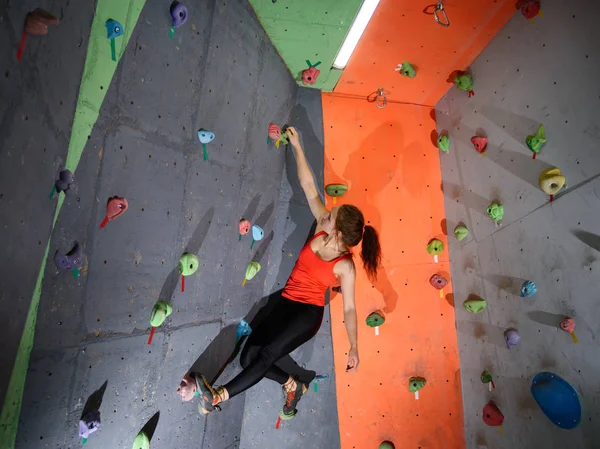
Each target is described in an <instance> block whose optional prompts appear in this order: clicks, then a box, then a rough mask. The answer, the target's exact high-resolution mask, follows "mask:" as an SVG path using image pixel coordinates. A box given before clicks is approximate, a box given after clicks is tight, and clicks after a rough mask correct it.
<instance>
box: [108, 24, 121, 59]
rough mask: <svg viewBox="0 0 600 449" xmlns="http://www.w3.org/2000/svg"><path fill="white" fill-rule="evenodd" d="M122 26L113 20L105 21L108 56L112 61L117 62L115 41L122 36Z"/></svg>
mask: <svg viewBox="0 0 600 449" xmlns="http://www.w3.org/2000/svg"><path fill="white" fill-rule="evenodd" d="M123 32H124V30H123V25H121V24H120V23H119V22H117V21H116V20H113V19H108V20H107V21H106V34H107V38H108V39H110V56H111V58H112V60H113V61H116V60H117V49H116V47H115V39H116V38H117V37H119V36H121V35H122V34H123Z"/></svg>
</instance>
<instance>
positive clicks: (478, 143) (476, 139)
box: [471, 136, 488, 157]
mask: <svg viewBox="0 0 600 449" xmlns="http://www.w3.org/2000/svg"><path fill="white" fill-rule="evenodd" d="M471 143H472V144H473V146H474V147H475V150H476V151H477V152H478V153H481V156H482V157H483V153H484V152H485V149H486V147H487V143H488V139H487V137H483V136H473V137H471Z"/></svg>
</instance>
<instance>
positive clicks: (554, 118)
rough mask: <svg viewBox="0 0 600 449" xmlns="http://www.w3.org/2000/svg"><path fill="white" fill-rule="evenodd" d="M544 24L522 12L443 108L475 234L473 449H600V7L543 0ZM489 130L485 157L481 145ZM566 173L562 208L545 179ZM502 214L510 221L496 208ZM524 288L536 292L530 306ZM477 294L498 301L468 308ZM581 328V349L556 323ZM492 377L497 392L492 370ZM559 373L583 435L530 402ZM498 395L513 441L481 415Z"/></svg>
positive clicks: (461, 263)
mask: <svg viewBox="0 0 600 449" xmlns="http://www.w3.org/2000/svg"><path fill="white" fill-rule="evenodd" d="M542 10H543V13H544V15H543V17H536V18H535V21H534V23H533V24H532V23H530V22H529V21H528V20H526V19H525V18H524V17H523V16H522V15H520V14H518V15H516V16H515V17H514V18H513V19H512V20H511V21H510V22H509V23H508V25H507V26H506V27H505V28H504V29H503V30H502V32H501V33H500V34H499V35H498V36H497V37H496V38H495V39H494V40H493V41H492V43H491V44H490V45H489V47H488V48H486V50H485V51H484V52H483V53H482V54H481V55H480V57H479V58H478V59H477V60H476V61H475V63H474V64H473V65H472V66H471V71H472V73H473V77H474V80H475V96H474V97H472V98H470V99H467V95H466V94H465V92H460V91H457V90H454V89H453V90H451V91H450V92H449V93H448V94H447V95H446V96H445V97H444V98H443V99H442V100H441V101H440V102H439V103H438V104H437V107H436V110H437V122H438V130H439V131H443V130H447V131H448V132H449V135H450V138H451V140H452V145H451V148H450V152H449V153H448V154H442V157H441V161H442V173H443V189H444V195H445V198H446V199H445V207H446V214H447V220H448V224H447V226H448V231H449V232H451V231H452V229H453V228H454V226H455V225H456V224H457V223H459V222H463V223H465V224H466V225H467V226H468V227H469V229H470V230H471V234H470V236H469V238H468V239H466V240H464V241H462V242H458V241H457V240H456V239H454V238H451V239H450V256H451V267H452V277H453V285H454V291H455V301H456V307H457V310H456V317H457V329H458V337H459V347H460V356H461V373H462V383H463V385H462V391H463V402H464V410H465V426H466V427H465V434H466V439H467V447H469V448H485V447H487V448H492V447H497V448H500V447H502V448H509V447H510V448H534V447H535V448H537V447H569V448H596V447H600V432H599V431H598V423H599V422H600V359H599V358H598V335H599V332H600V328H599V327H598V323H599V322H600V312H599V309H598V282H599V281H600V252H599V251H600V237H599V234H600V232H599V228H598V220H599V216H598V212H599V211H600V179H599V178H598V175H599V174H600V158H599V157H598V139H599V138H600V119H599V115H598V112H597V111H598V106H600V89H599V87H598V77H599V76H600V62H599V60H598V55H599V54H600V51H599V50H600V44H599V43H600V32H599V30H598V27H597V26H596V19H595V18H596V17H597V16H598V14H599V13H600V9H599V8H598V5H597V3H595V2H591V1H584V0H577V1H574V2H569V3H565V2H561V1H557V0H549V1H546V2H542ZM539 124H544V125H545V128H546V137H547V139H548V142H547V143H546V145H545V146H544V147H543V148H542V150H541V153H540V154H539V155H538V156H537V158H536V159H535V160H533V159H532V153H531V151H529V149H528V148H527V147H526V146H525V143H524V141H525V137H526V136H527V135H528V134H533V133H534V132H535V130H536V129H537V127H538V126H539ZM476 134H478V135H487V136H488V138H489V144H488V148H487V151H486V152H485V157H484V158H482V157H481V156H480V155H479V154H478V153H476V152H475V150H474V148H473V146H472V145H471V143H470V141H469V140H470V138H471V137H472V136H474V135H476ZM548 167H558V168H559V169H560V170H561V171H562V172H563V173H564V174H565V175H566V177H567V183H568V187H567V188H566V189H564V190H563V191H562V193H560V194H558V195H557V196H556V197H555V198H554V201H553V202H552V203H550V202H549V197H548V196H546V195H545V194H544V193H543V192H542V191H541V190H540V189H539V188H538V176H539V174H540V173H541V172H542V170H544V169H546V168H548ZM492 201H500V202H501V203H502V204H503V205H504V207H505V215H504V219H503V220H502V222H501V226H499V227H496V226H495V225H494V223H493V221H492V220H491V219H490V218H488V217H487V216H486V211H485V210H486V207H487V206H488V204H489V203H491V202H492ZM525 279H530V280H533V281H534V282H535V283H536V284H537V287H538V293H537V295H536V296H534V297H532V298H530V299H524V298H521V297H520V295H519V289H520V285H521V283H522V282H523V280H525ZM469 295H478V296H481V297H483V298H485V299H486V300H487V301H488V304H489V305H488V308H487V309H486V310H485V311H484V312H483V313H481V314H480V315H471V314H469V313H467V312H466V311H465V310H464V309H463V307H462V303H463V301H464V300H465V299H467V298H468V297H469ZM564 315H570V316H573V317H575V319H576V320H577V328H576V333H577V336H578V338H579V343H578V344H574V343H573V340H572V339H571V337H570V336H569V335H568V334H567V333H564V332H562V331H561V330H559V329H558V328H557V325H558V322H559V321H560V320H561V319H562V317H563V316H564ZM508 327H515V328H517V329H518V330H519V331H520V333H521V338H522V340H521V344H520V345H519V346H518V347H516V348H514V349H512V350H508V349H507V348H506V345H505V344H504V340H503V332H504V330H505V329H506V328H508ZM484 369H488V370H490V371H491V372H492V374H493V375H494V378H495V385H496V389H495V390H493V391H492V392H491V393H490V392H488V388H487V385H484V384H482V383H481V382H480V380H479V376H480V373H481V372H482V370H484ZM540 371H551V372H554V373H556V374H558V375H559V376H561V377H563V378H564V379H565V380H567V381H568V382H570V383H571V384H572V385H573V386H574V388H575V389H576V390H577V392H578V393H579V397H580V400H581V403H582V407H583V416H582V421H581V424H580V425H579V427H577V428H576V429H574V430H570V431H566V430H562V429H559V428H558V427H556V426H554V425H553V424H552V423H551V422H550V421H549V420H548V419H547V418H546V417H545V416H544V415H543V413H542V411H541V410H540V409H539V407H538V406H537V404H536V402H535V401H534V399H533V397H532V396H531V394H530V385H531V380H532V378H533V376H534V375H535V374H537V373H538V372H540ZM489 399H493V400H494V401H495V402H496V403H497V404H498V406H499V407H500V409H501V410H502V412H503V413H504V416H505V422H504V426H503V429H504V433H503V435H500V434H499V432H498V429H496V428H491V427H487V426H486V425H485V424H484V423H483V421H482V417H481V414H482V408H483V406H484V405H485V404H486V402H487V401H488V400H489Z"/></svg>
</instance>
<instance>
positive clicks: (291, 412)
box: [279, 379, 308, 420]
mask: <svg viewBox="0 0 600 449" xmlns="http://www.w3.org/2000/svg"><path fill="white" fill-rule="evenodd" d="M295 381H296V389H294V390H287V389H286V387H285V386H284V387H283V393H284V394H285V404H283V409H282V410H281V412H279V417H280V418H281V419H283V420H290V419H293V418H294V416H296V413H298V410H296V405H298V402H299V401H300V399H301V398H302V396H303V395H304V393H306V391H307V390H308V385H306V384H305V383H302V382H300V381H299V380H298V379H295Z"/></svg>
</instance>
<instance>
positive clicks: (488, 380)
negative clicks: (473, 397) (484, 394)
mask: <svg viewBox="0 0 600 449" xmlns="http://www.w3.org/2000/svg"><path fill="white" fill-rule="evenodd" d="M481 382H482V383H484V384H489V389H490V391H492V388H496V385H494V380H493V379H492V373H490V372H489V371H488V370H483V372H482V373H481Z"/></svg>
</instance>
